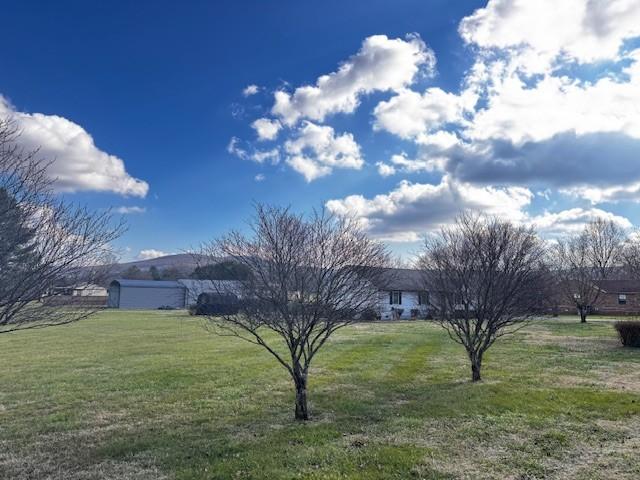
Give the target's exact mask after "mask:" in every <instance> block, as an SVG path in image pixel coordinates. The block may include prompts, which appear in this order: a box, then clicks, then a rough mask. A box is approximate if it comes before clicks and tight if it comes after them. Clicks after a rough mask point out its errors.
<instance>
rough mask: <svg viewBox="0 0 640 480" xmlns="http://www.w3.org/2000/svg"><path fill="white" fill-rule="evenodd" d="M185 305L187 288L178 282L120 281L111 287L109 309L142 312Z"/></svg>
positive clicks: (116, 281) (113, 282)
mask: <svg viewBox="0 0 640 480" xmlns="http://www.w3.org/2000/svg"><path fill="white" fill-rule="evenodd" d="M184 305H185V287H184V285H182V284H181V283H179V282H177V281H169V280H125V279H118V280H114V281H112V282H111V284H110V285H109V301H108V302H107V306H108V307H109V308H123V309H132V310H135V309H138V310H142V309H157V308H160V307H169V308H184Z"/></svg>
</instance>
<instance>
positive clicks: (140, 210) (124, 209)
mask: <svg viewBox="0 0 640 480" xmlns="http://www.w3.org/2000/svg"><path fill="white" fill-rule="evenodd" d="M146 211H147V209H146V208H144V207H137V206H132V207H126V206H122V207H118V208H116V209H115V212H116V213H120V214H122V215H130V214H133V213H145V212H146Z"/></svg>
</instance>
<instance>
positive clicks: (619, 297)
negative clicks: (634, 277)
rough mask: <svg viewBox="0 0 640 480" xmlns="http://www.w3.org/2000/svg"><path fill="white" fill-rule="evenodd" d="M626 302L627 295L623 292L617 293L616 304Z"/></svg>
mask: <svg viewBox="0 0 640 480" xmlns="http://www.w3.org/2000/svg"><path fill="white" fill-rule="evenodd" d="M626 304H627V296H626V295H625V294H624V293H621V294H620V295H618V305H626Z"/></svg>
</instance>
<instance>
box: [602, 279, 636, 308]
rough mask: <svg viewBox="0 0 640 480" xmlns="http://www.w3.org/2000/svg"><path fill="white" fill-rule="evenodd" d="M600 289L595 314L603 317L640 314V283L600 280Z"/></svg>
mask: <svg viewBox="0 0 640 480" xmlns="http://www.w3.org/2000/svg"><path fill="white" fill-rule="evenodd" d="M596 285H597V287H598V288H599V289H600V295H599V297H598V301H597V305H596V306H595V308H594V312H595V313H599V314H603V315H637V314H639V313H640V281H638V280H599V281H598V282H596Z"/></svg>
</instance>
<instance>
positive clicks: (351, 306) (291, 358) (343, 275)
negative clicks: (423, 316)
mask: <svg viewBox="0 0 640 480" xmlns="http://www.w3.org/2000/svg"><path fill="white" fill-rule="evenodd" d="M202 253H203V254H204V256H202V257H200V258H201V260H200V261H201V262H203V264H205V263H210V262H211V261H212V260H213V259H220V258H224V259H226V260H227V261H231V262H235V263H237V264H238V265H239V266H240V268H241V269H242V270H243V271H244V272H246V276H241V277H238V279H236V280H232V281H227V282H224V281H219V282H214V285H216V287H215V288H216V289H217V290H218V292H217V293H218V296H219V298H220V299H224V298H229V297H230V296H236V297H237V298H238V300H237V303H236V308H233V309H230V310H229V309H225V308H222V309H220V311H219V313H218V314H212V315H211V316H209V324H210V325H211V327H212V329H213V330H214V331H215V332H217V333H219V334H221V335H232V336H236V337H239V338H242V339H244V340H246V341H248V342H251V343H254V344H256V345H260V346H261V347H263V348H265V349H266V350H267V351H268V352H269V353H270V354H271V355H273V356H274V357H275V359H276V360H277V361H278V362H279V363H280V364H281V365H282V366H283V367H284V368H285V369H286V370H287V372H288V373H289V375H290V376H291V379H292V380H293V383H294V386H295V393H296V397H295V418H296V419H297V420H308V419H309V417H310V413H309V407H308V403H307V380H308V374H309V366H310V365H311V362H312V360H313V359H314V357H315V356H316V354H317V353H318V351H319V350H320V349H321V348H322V346H323V345H325V342H326V341H327V340H328V339H329V337H330V336H331V335H332V334H333V333H334V332H336V331H337V330H338V329H340V328H343V327H345V326H347V325H351V324H352V323H354V322H357V321H359V320H360V319H361V318H362V317H363V314H365V313H366V312H368V311H370V310H371V309H375V308H377V296H376V289H375V287H374V284H375V282H376V281H377V279H378V277H379V276H380V275H381V274H382V273H383V269H382V268H381V267H384V266H386V265H387V262H388V254H387V252H386V250H385V247H384V246H383V245H382V244H380V243H378V242H375V241H373V240H371V239H369V238H368V237H367V236H366V234H365V232H364V231H363V230H362V228H361V227H360V226H359V224H358V222H357V220H355V219H352V218H346V217H336V216H333V215H331V214H329V213H327V212H326V211H325V210H320V211H314V212H313V214H311V215H310V216H308V217H304V216H301V215H297V214H294V213H292V212H291V211H290V210H289V209H287V208H278V207H269V206H263V205H256V211H255V216H254V217H253V218H252V220H251V221H250V222H249V230H248V233H247V234H245V233H241V232H238V231H234V232H231V233H229V234H228V235H226V236H224V237H223V238H221V239H219V240H217V241H214V242H213V243H212V244H210V245H208V246H206V247H205V248H204V249H203V252H202ZM208 259H211V260H208ZM221 301H222V300H221ZM273 333H275V336H274V335H273Z"/></svg>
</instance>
